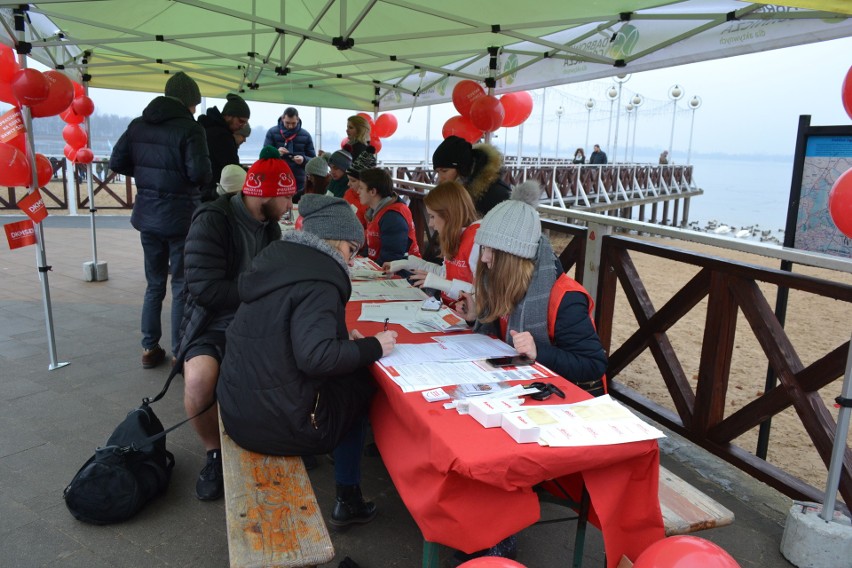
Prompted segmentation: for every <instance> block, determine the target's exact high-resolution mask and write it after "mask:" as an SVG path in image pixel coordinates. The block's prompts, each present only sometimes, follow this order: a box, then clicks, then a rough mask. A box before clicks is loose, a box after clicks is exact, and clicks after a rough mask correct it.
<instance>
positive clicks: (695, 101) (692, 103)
mask: <svg viewBox="0 0 852 568" xmlns="http://www.w3.org/2000/svg"><path fill="white" fill-rule="evenodd" d="M687 105H688V106H689V108H690V109H691V110H692V121H691V122H690V124H689V149H688V150H687V152H686V165H687V166H688V165H689V162H690V160H691V159H692V130H693V129H694V128H695V111H697V110H698V107H700V106H701V97H699V96H694V97H692V98H691V99H690V100H689V102H688V103H687Z"/></svg>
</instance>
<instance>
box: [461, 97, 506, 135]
mask: <svg viewBox="0 0 852 568" xmlns="http://www.w3.org/2000/svg"><path fill="white" fill-rule="evenodd" d="M504 116H505V111H504V110H503V105H502V104H500V99H498V98H497V97H494V96H492V95H485V96H484V97H480V98H478V99H476V101H474V103H473V104H472V105H471V106H470V121H471V122H472V123H473V125H474V126H475V127H477V128H478V129H480V130H483V131H485V132H494V131H495V130H497V129H498V128H500V125H501V124H503V117H504Z"/></svg>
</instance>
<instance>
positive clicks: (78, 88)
mask: <svg viewBox="0 0 852 568" xmlns="http://www.w3.org/2000/svg"><path fill="white" fill-rule="evenodd" d="M71 83H72V84H73V85H74V98H75V99H76V98H77V97H82V96H83V95H85V94H86V88H85V87H83V85H81V84H80V83H78V82H77V81H71Z"/></svg>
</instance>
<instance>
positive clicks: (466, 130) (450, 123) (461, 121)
mask: <svg viewBox="0 0 852 568" xmlns="http://www.w3.org/2000/svg"><path fill="white" fill-rule="evenodd" d="M441 134H442V135H443V136H444V138H448V137H450V136H458V137H459V138H464V139H465V140H467V141H468V142H470V143H471V144H472V143H474V142H476V141H477V140H479V139H480V138H482V131H481V130H479V129H478V128H477V127H475V126H474V125H473V123H472V122H471V121H470V119H469V118H467V117H466V116H458V115H456V116H452V117H450V118H449V119H448V120H447V122H445V123H444V128H443V129H441Z"/></svg>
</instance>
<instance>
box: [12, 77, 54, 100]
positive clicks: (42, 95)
mask: <svg viewBox="0 0 852 568" xmlns="http://www.w3.org/2000/svg"><path fill="white" fill-rule="evenodd" d="M12 92H13V93H15V97H16V98H17V99H18V101H20V103H21V104H22V105H27V106H31V105H34V104H37V103H40V102H41V101H43V100H45V99H46V98H47V96H48V95H49V94H50V84H49V83H48V82H47V78H46V77H45V76H44V73H42V72H41V71H38V70H37V69H30V68H27V69H19V70H18V71H16V72H15V76H14V77H13V78H12Z"/></svg>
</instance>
